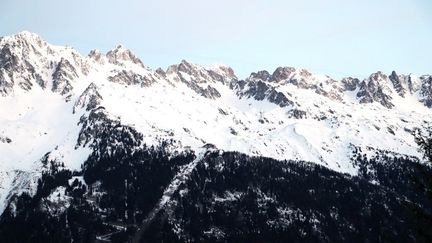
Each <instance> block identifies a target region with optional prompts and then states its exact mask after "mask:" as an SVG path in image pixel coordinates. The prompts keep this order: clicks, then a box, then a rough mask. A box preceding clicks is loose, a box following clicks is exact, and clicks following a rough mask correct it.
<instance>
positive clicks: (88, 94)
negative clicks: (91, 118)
mask: <svg viewBox="0 0 432 243" xmlns="http://www.w3.org/2000/svg"><path fill="white" fill-rule="evenodd" d="M98 90H99V88H98V87H97V86H96V84H94V83H93V82H92V83H90V85H89V86H88V87H87V88H86V89H85V90H84V92H83V93H82V94H81V95H80V97H79V98H78V100H77V101H76V102H75V104H74V106H73V113H75V112H76V111H77V110H78V109H81V108H85V109H86V111H89V110H92V109H94V108H96V107H98V106H99V105H100V104H101V102H102V96H101V95H100V94H99V91H98Z"/></svg>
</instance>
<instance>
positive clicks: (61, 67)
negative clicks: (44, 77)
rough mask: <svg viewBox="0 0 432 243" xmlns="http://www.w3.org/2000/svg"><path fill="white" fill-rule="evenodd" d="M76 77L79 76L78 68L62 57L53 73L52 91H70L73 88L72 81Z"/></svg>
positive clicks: (64, 92) (65, 92)
mask: <svg viewBox="0 0 432 243" xmlns="http://www.w3.org/2000/svg"><path fill="white" fill-rule="evenodd" d="M76 78H78V73H77V70H76V68H75V67H74V66H73V65H72V64H71V63H70V62H69V61H68V60H67V59H65V58H61V59H60V62H59V63H58V64H57V67H56V69H55V71H54V73H53V75H52V79H53V81H52V82H53V85H52V91H53V92H59V93H60V94H62V95H64V94H67V93H69V92H70V91H72V89H73V86H72V82H73V80H74V79H76Z"/></svg>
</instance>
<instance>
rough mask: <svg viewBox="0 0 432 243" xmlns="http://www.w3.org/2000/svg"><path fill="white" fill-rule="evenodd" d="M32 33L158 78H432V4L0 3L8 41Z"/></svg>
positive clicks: (401, 0)
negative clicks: (289, 72)
mask: <svg viewBox="0 0 432 243" xmlns="http://www.w3.org/2000/svg"><path fill="white" fill-rule="evenodd" d="M22 30H28V31H31V32H35V33H38V34H39V35H41V36H42V37H43V38H44V39H45V40H47V41H48V42H50V43H52V44H56V45H69V46H72V47H74V48H76V49H77V50H78V51H79V52H81V53H82V54H83V55H87V53H88V52H89V51H90V50H91V49H99V50H101V51H108V50H110V49H112V48H113V47H114V46H115V45H116V44H119V43H121V44H123V45H125V46H126V47H128V48H129V49H131V50H132V51H133V52H134V53H135V54H136V55H137V56H139V58H140V59H141V60H142V61H143V62H144V63H145V64H146V65H147V66H149V67H151V68H157V67H162V68H166V67H167V66H168V65H170V64H174V63H178V62H180V61H181V60H182V59H186V60H190V61H192V62H195V63H199V64H203V65H209V64H212V63H224V64H227V65H229V66H231V67H233V68H234V70H235V71H236V73H237V74H238V76H239V77H241V78H244V77H246V76H247V75H248V74H249V73H250V72H253V71H258V70H263V69H267V70H269V71H271V72H272V71H273V70H274V69H275V68H276V67H277V66H294V67H302V68H307V69H309V70H310V71H312V72H315V73H320V74H329V75H330V76H333V77H335V78H340V77H343V76H348V75H351V76H356V77H359V78H363V77H366V76H368V75H369V74H370V73H372V72H374V71H377V70H382V71H384V72H386V73H389V72H390V71H392V70H397V71H399V72H401V73H416V74H432V1H431V0H299V1H292V0H212V1H210V0H142V1H138V0H136V1H131V0H123V1H112V0H73V1H59V0H27V1H24V0H10V1H7V0H0V35H1V36H3V35H10V34H13V33H16V32H19V31H22Z"/></svg>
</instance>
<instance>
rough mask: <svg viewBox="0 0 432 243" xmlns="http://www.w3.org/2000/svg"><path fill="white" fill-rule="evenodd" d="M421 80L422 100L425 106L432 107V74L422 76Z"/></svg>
mask: <svg viewBox="0 0 432 243" xmlns="http://www.w3.org/2000/svg"><path fill="white" fill-rule="evenodd" d="M420 80H421V87H420V95H421V99H420V102H422V103H423V104H424V105H425V106H427V107H429V108H432V76H429V75H425V76H422V77H421V78H420Z"/></svg>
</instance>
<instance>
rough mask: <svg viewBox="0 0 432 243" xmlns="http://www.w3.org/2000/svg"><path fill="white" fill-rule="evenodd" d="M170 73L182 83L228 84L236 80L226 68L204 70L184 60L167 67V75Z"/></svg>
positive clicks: (218, 66)
mask: <svg viewBox="0 0 432 243" xmlns="http://www.w3.org/2000/svg"><path fill="white" fill-rule="evenodd" d="M172 73H176V74H177V75H178V76H179V78H180V80H181V81H183V82H194V83H209V82H210V83H212V82H221V83H224V84H228V83H229V82H231V81H233V80H237V76H236V75H235V74H234V70H233V69H232V68H230V67H228V66H225V65H220V64H219V65H216V66H212V67H210V68H205V67H203V66H201V65H197V64H193V63H191V62H188V61H186V60H182V61H181V62H180V64H178V65H172V66H170V67H168V70H167V74H172Z"/></svg>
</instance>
